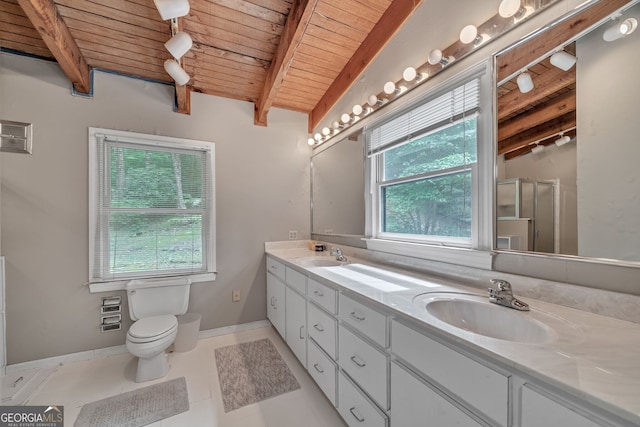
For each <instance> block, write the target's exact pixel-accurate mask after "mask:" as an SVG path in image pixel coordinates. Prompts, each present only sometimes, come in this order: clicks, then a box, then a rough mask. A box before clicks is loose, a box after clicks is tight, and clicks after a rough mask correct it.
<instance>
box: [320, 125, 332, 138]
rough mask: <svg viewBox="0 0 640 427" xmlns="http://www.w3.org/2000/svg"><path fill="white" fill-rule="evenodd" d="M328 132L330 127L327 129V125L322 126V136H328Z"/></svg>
mask: <svg viewBox="0 0 640 427" xmlns="http://www.w3.org/2000/svg"><path fill="white" fill-rule="evenodd" d="M330 133H331V129H329V128H328V127H323V128H322V134H323V135H324V136H329V134H330Z"/></svg>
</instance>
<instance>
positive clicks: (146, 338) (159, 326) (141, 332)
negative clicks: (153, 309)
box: [127, 314, 178, 343]
mask: <svg viewBox="0 0 640 427" xmlns="http://www.w3.org/2000/svg"><path fill="white" fill-rule="evenodd" d="M177 328H178V319H177V318H176V316H174V315H171V314H167V315H163V316H152V317H145V318H143V319H140V320H137V321H136V322H134V323H133V325H131V327H130V328H129V332H127V340H128V341H129V342H132V343H145V342H153V341H158V340H161V339H163V338H165V337H167V336H169V335H171V334H172V333H173V332H174V331H175V330H176V329H177Z"/></svg>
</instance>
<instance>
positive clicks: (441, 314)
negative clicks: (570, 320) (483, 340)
mask: <svg viewBox="0 0 640 427" xmlns="http://www.w3.org/2000/svg"><path fill="white" fill-rule="evenodd" d="M414 302H415V303H417V304H419V305H420V306H421V307H423V309H424V310H425V311H426V314H427V316H432V317H433V318H435V319H437V320H438V321H440V322H444V323H446V324H447V325H449V326H452V327H454V328H457V329H461V330H464V331H467V332H471V333H474V334H478V335H482V336H484V337H489V338H493V339H498V340H504V341H512V342H518V343H532V344H533V343H536V344H540V343H544V342H549V341H551V340H553V339H555V337H556V334H555V333H554V330H553V329H552V328H551V327H550V326H549V325H547V324H545V323H544V322H543V321H540V320H538V319H536V318H534V317H539V318H542V319H544V315H542V314H541V313H534V311H518V310H514V309H512V308H508V307H503V306H499V305H496V304H492V303H490V302H489V300H488V298H487V297H482V296H479V295H471V294H455V293H433V294H424V295H420V296H419V297H418V298H417V299H414Z"/></svg>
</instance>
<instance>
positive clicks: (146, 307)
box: [126, 278, 191, 320]
mask: <svg viewBox="0 0 640 427" xmlns="http://www.w3.org/2000/svg"><path fill="white" fill-rule="evenodd" d="M190 288H191V282H190V281H189V279H187V278H167V279H139V280H131V281H129V282H128V283H127V286H126V289H127V301H128V303H129V315H130V316H131V319H132V320H138V319H141V318H143V317H150V316H160V315H163V314H173V315H176V316H177V315H180V314H184V313H186V312H187V308H188V307H189V290H190Z"/></svg>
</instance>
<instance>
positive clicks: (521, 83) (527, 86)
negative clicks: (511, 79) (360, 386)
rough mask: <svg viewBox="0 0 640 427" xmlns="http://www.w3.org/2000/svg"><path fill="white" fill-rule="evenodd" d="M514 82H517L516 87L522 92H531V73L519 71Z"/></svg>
mask: <svg viewBox="0 0 640 427" xmlns="http://www.w3.org/2000/svg"><path fill="white" fill-rule="evenodd" d="M516 83H517V84H518V89H520V92H522V93H527V92H531V90H532V89H533V79H532V78H531V74H529V73H527V72H526V71H525V72H523V73H520V75H519V76H518V78H517V79H516Z"/></svg>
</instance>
